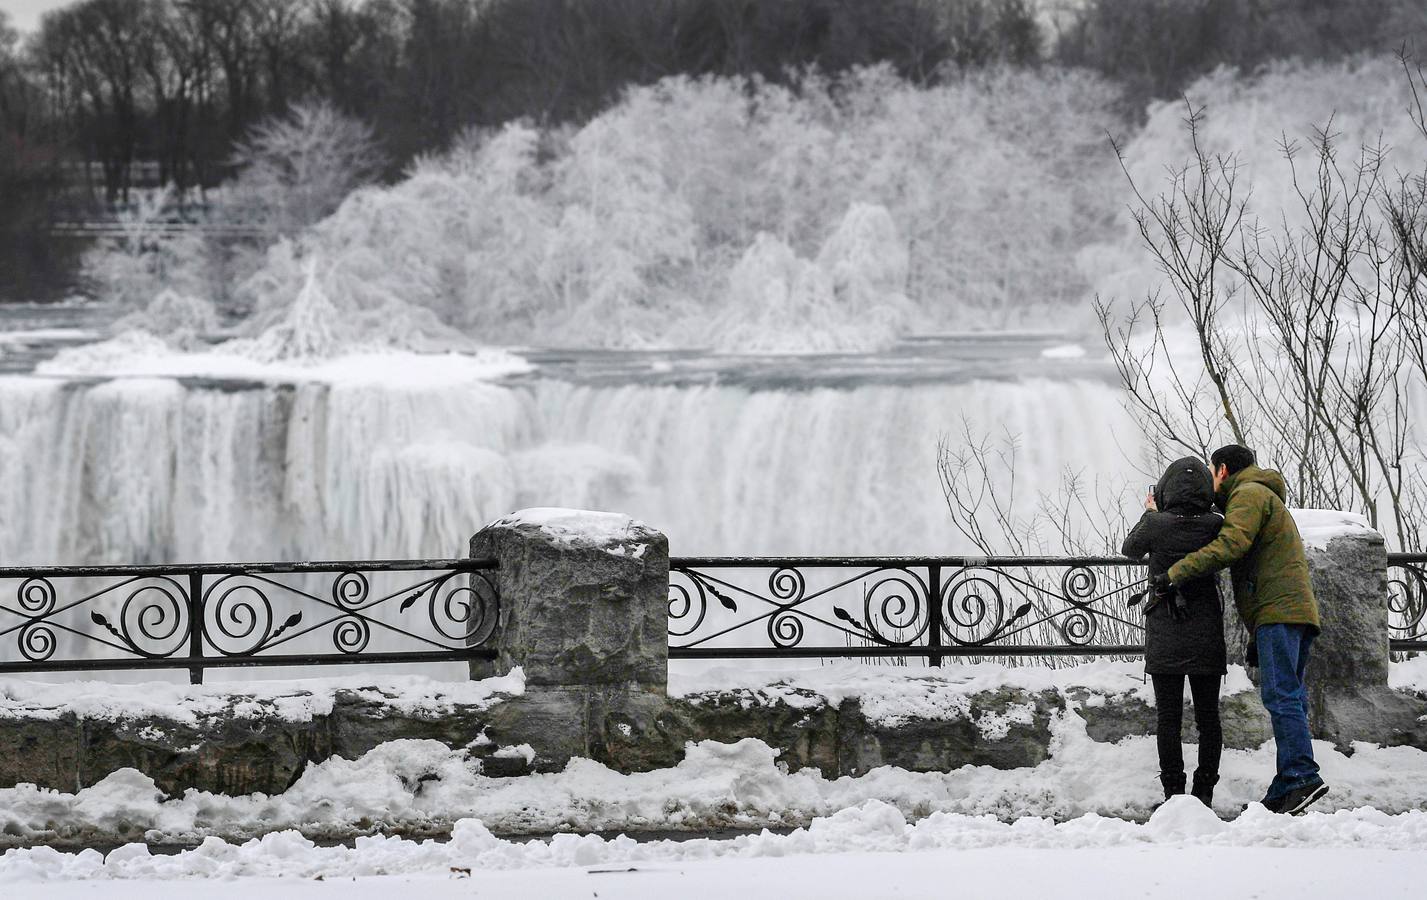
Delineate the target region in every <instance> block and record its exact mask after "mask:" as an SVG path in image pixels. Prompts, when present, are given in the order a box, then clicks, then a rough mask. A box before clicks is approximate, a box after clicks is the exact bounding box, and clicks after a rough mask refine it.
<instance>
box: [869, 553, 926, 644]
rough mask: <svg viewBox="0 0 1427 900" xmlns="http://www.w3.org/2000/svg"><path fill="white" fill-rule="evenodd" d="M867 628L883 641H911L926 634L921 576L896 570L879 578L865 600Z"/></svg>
mask: <svg viewBox="0 0 1427 900" xmlns="http://www.w3.org/2000/svg"><path fill="white" fill-rule="evenodd" d="M862 604H863V605H862V610H863V617H864V621H865V622H866V623H867V624H866V629H867V631H868V632H869V633H870V635H871V636H872V637H873V638H874V639H876V640H877V641H879V642H881V643H884V644H911V643H913V642H914V641H916V640H917V639H918V638H920V637H921V636H922V635H923V634H925V633H926V630H927V623H928V617H927V615H926V606H927V588H926V585H925V584H923V583H922V581H921V579H919V578H917V577H916V576H914V575H912V574H911V573H909V572H906V571H904V570H897V571H894V572H892V573H890V574H888V575H885V576H884V577H882V578H880V579H879V580H877V581H876V582H875V583H873V585H872V586H871V587H870V588H868V589H867V591H866V595H865V597H864V599H863V601H862Z"/></svg>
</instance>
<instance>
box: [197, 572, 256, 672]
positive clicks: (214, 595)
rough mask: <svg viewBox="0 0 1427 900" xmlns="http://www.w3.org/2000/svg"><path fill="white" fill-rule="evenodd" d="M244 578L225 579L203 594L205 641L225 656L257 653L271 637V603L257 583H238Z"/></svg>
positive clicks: (231, 577) (242, 576) (219, 580)
mask: <svg viewBox="0 0 1427 900" xmlns="http://www.w3.org/2000/svg"><path fill="white" fill-rule="evenodd" d="M246 577H247V576H244V575H227V576H224V577H223V578H220V579H218V580H217V581H215V582H214V583H213V584H212V585H211V586H210V587H209V588H208V591H207V592H206V593H205V594H204V600H203V614H204V617H205V621H204V625H205V629H204V631H205V633H206V635H207V637H208V642H209V643H210V644H212V645H213V648H214V649H215V650H217V651H218V652H219V653H221V654H223V655H224V656H247V655H249V654H252V653H256V652H257V651H259V650H261V649H262V648H263V647H264V646H265V645H266V644H267V642H268V640H269V638H271V637H272V634H273V606H272V602H271V601H270V600H269V599H268V595H267V593H266V591H265V590H264V589H263V587H262V586H261V584H260V583H259V584H250V583H247V582H243V581H237V580H238V579H242V578H246ZM232 582H236V583H232Z"/></svg>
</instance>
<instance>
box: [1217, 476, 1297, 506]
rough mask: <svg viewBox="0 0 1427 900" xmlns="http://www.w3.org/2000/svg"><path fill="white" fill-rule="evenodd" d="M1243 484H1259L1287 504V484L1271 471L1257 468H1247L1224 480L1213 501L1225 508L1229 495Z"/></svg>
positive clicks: (1281, 477)
mask: <svg viewBox="0 0 1427 900" xmlns="http://www.w3.org/2000/svg"><path fill="white" fill-rule="evenodd" d="M1243 484H1261V485H1263V486H1264V487H1266V488H1268V489H1269V490H1271V491H1273V492H1274V493H1275V494H1277V495H1278V499H1280V500H1282V501H1283V502H1284V503H1287V502H1288V482H1287V481H1284V480H1283V476H1282V475H1280V474H1279V473H1277V472H1275V471H1274V470H1273V469H1260V468H1259V467H1258V466H1248V467H1246V468H1244V469H1241V470H1239V471H1238V472H1235V473H1234V474H1233V475H1230V476H1229V477H1228V478H1226V479H1224V483H1223V485H1221V486H1220V487H1219V493H1218V495H1217V496H1216V497H1215V498H1214V499H1215V500H1216V501H1217V502H1218V503H1219V505H1220V506H1225V505H1226V504H1227V503H1228V502H1229V494H1231V493H1233V491H1234V489H1235V488H1237V487H1238V486H1239V485H1243Z"/></svg>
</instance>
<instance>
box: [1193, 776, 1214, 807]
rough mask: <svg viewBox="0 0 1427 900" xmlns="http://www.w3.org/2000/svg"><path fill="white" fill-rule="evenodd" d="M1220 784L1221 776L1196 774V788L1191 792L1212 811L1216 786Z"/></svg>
mask: <svg viewBox="0 0 1427 900" xmlns="http://www.w3.org/2000/svg"><path fill="white" fill-rule="evenodd" d="M1218 783H1219V775H1218V773H1215V774H1213V775H1201V774H1200V773H1198V772H1195V773H1194V787H1193V788H1192V789H1191V790H1190V791H1189V793H1191V794H1193V795H1194V797H1195V798H1196V799H1198V800H1199V802H1200V803H1203V804H1204V805H1205V806H1207V807H1209V808H1210V809H1213V808H1214V785H1216V784H1218Z"/></svg>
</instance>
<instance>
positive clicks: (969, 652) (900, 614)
mask: <svg viewBox="0 0 1427 900" xmlns="http://www.w3.org/2000/svg"><path fill="white" fill-rule="evenodd" d="M1145 584H1146V578H1145V574H1144V568H1143V565H1142V564H1139V563H1134V562H1131V561H1130V560H1127V559H1125V558H1123V557H1081V558H1063V557H969V556H966V557H935V558H931V557H838V558H834V557H811V558H807V557H749V558H731V557H721V558H677V557H676V558H674V559H673V560H671V561H670V572H669V655H670V656H671V657H673V658H675V659H699V658H705V659H706V658H721V657H723V658H727V657H732V658H740V657H743V658H749V657H836V656H858V657H909V656H914V657H925V658H926V659H927V660H928V661H929V662H930V664H931V665H934V666H936V665H940V664H941V662H942V660H943V659H944V658H946V657H968V656H978V657H996V656H1131V655H1135V654H1139V653H1143V651H1144V646H1143V635H1144V626H1143V625H1142V624H1141V621H1142V617H1141V616H1140V615H1139V614H1138V613H1130V612H1129V606H1128V601H1129V599H1130V598H1131V597H1132V596H1133V595H1135V594H1137V593H1139V592H1140V591H1142V590H1143V589H1144V586H1145Z"/></svg>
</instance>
